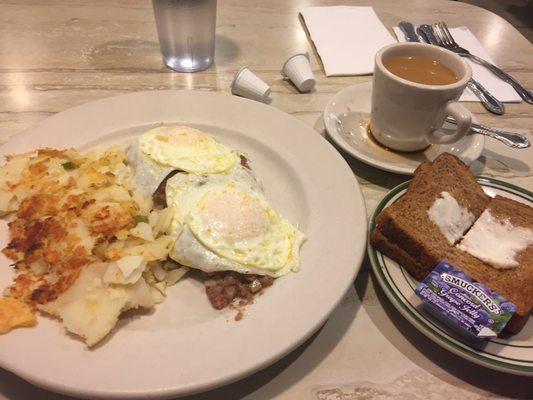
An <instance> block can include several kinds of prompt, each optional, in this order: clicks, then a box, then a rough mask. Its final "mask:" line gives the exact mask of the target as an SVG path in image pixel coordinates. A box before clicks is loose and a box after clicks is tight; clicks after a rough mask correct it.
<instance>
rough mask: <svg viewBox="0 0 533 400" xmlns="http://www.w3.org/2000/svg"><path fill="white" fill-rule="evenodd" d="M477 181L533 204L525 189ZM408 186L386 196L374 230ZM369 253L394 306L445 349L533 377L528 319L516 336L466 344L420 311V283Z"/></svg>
mask: <svg viewBox="0 0 533 400" xmlns="http://www.w3.org/2000/svg"><path fill="white" fill-rule="evenodd" d="M478 182H479V183H480V184H481V185H482V187H483V190H484V191H485V193H487V194H488V195H489V196H491V197H494V196H496V195H500V196H505V197H508V198H511V199H513V200H517V201H521V202H523V203H526V204H529V205H532V204H533V194H532V193H531V192H529V191H527V190H525V189H522V188H520V187H517V186H514V185H511V184H509V183H505V182H502V181H498V180H495V179H491V178H483V177H479V178H478ZM408 186H409V181H408V182H404V183H402V184H401V185H399V186H397V187H395V188H394V189H392V190H391V191H390V192H389V193H388V194H387V195H386V196H385V198H384V199H383V200H382V201H381V203H380V204H379V205H378V207H377V208H376V211H375V212H374V215H373V216H372V219H371V221H370V230H371V231H372V230H373V229H374V228H375V226H376V225H375V219H376V217H377V216H378V215H379V213H381V211H382V210H383V209H384V208H386V207H388V206H389V205H390V204H392V203H394V202H395V201H396V200H398V199H399V198H400V197H402V196H403V195H404V194H405V192H406V190H407V188H408ZM368 252H369V255H370V262H371V264H372V269H373V270H374V274H375V275H376V277H377V279H378V282H379V283H380V285H381V287H382V288H383V290H384V291H385V294H386V295H387V297H388V298H389V300H390V301H391V302H392V304H393V305H394V307H396V309H398V311H400V312H401V313H402V314H403V316H404V317H405V318H407V320H408V321H410V322H411V323H412V324H413V325H414V326H415V327H416V328H417V329H418V330H419V331H420V332H422V333H423V334H424V335H426V336H427V337H428V338H430V339H431V340H433V341H434V342H435V343H437V344H439V345H440V346H442V347H444V348H445V349H448V350H450V351H451V352H453V353H455V354H457V355H459V356H461V357H463V358H465V359H467V360H470V361H473V362H475V363H477V364H479V365H483V366H485V367H488V368H492V369H495V370H499V371H503V372H508V373H511V374H515V375H525V376H533V320H529V321H528V322H527V324H526V326H525V327H524V328H523V329H522V330H521V331H520V332H519V333H518V334H517V335H513V336H511V337H510V338H508V339H502V338H494V339H490V340H488V341H467V340H466V339H465V338H464V337H461V336H459V335H457V334H456V333H454V331H453V330H451V329H450V328H449V327H447V326H446V325H444V324H443V323H441V322H440V321H439V320H438V319H436V318H435V317H434V316H433V315H431V314H430V313H428V312H427V311H426V310H425V309H424V308H421V305H422V301H421V300H420V299H419V298H418V296H417V295H416V294H415V289H416V287H417V286H418V284H419V283H420V282H418V281H417V280H415V279H414V278H413V277H412V276H411V275H409V273H408V272H407V271H406V270H405V269H404V268H403V267H402V266H400V265H399V264H398V263H396V262H395V261H392V260H391V259H390V258H388V257H386V256H384V255H383V254H381V253H380V252H379V251H377V250H376V249H374V247H373V246H372V245H370V244H368ZM428 357H431V355H428Z"/></svg>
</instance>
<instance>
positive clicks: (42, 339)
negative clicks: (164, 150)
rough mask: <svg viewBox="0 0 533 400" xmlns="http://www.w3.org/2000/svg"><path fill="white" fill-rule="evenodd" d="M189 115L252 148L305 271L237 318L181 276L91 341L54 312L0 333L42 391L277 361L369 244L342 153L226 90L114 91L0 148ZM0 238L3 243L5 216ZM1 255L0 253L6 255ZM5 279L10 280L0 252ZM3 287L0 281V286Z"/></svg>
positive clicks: (1, 342)
mask: <svg viewBox="0 0 533 400" xmlns="http://www.w3.org/2000/svg"><path fill="white" fill-rule="evenodd" d="M161 122H164V123H169V124H173V123H180V124H188V125H191V126H194V127H197V128H200V129H203V130H205V131H207V132H210V133H211V134H213V135H214V136H215V137H216V138H217V139H218V140H219V141H220V142H222V143H225V144H228V145H230V146H232V147H234V148H236V149H240V150H243V151H245V152H247V153H248V154H249V156H250V159H251V161H252V167H253V169H254V171H255V173H256V175H257V176H258V177H259V178H260V179H261V180H262V181H263V185H264V188H265V192H266V195H267V197H268V198H270V199H271V201H272V203H273V204H274V206H275V208H277V209H278V210H279V211H280V212H281V214H282V215H284V216H285V217H287V218H288V219H289V220H290V221H291V222H293V223H294V224H296V225H297V226H298V227H299V228H300V230H302V231H303V232H305V233H306V234H307V236H308V240H307V242H306V243H305V244H304V245H303V248H302V262H301V271H300V272H297V273H291V274H289V275H287V276H284V277H282V278H280V279H278V280H277V281H276V282H275V284H274V285H273V286H272V287H270V288H268V290H266V291H265V292H264V294H263V295H262V296H258V297H257V298H256V299H255V301H254V304H252V305H250V306H248V307H247V309H246V312H245V316H244V318H243V319H242V320H241V321H238V322H237V321H235V320H234V316H235V313H236V312H235V311H231V310H226V311H217V310H215V309H213V308H212V307H211V305H210V304H209V301H208V299H207V297H206V295H205V293H204V288H203V285H202V284H201V283H200V282H198V281H195V280H194V279H192V278H187V279H184V280H182V281H180V282H178V284H177V285H175V286H173V287H171V288H169V289H168V290H167V298H166V300H165V301H164V302H163V303H162V304H160V305H157V306H156V307H155V310H154V311H153V312H148V313H133V314H130V315H129V316H128V317H126V318H122V319H121V321H120V322H119V326H118V329H115V330H114V332H113V333H112V334H111V335H109V337H108V338H107V339H106V340H104V342H103V343H102V344H100V345H98V346H97V347H96V348H94V349H92V350H88V349H87V348H86V346H85V345H84V344H83V343H82V342H81V341H80V340H77V339H75V338H74V337H73V336H70V335H67V334H65V333H64V330H63V328H62V326H61V324H60V323H59V322H58V321H57V320H52V319H47V318H44V317H40V318H39V323H38V326H37V327H35V328H24V329H16V330H14V331H12V332H10V333H9V334H7V335H2V336H0V366H1V367H2V368H5V369H7V370H9V371H12V372H14V373H15V374H17V375H19V376H21V377H22V378H24V379H26V380H28V381H30V382H31V383H33V384H35V385H38V386H41V387H44V388H46V389H49V390H53V391H57V392H61V393H65V394H69V395H73V396H79V397H87V398H89V397H90V398H95V397H99V398H139V399H145V398H148V397H149V398H163V397H171V396H178V395H185V394H190V393H194V392H199V391H204V390H208V389H212V388H214V387H217V386H220V385H224V384H227V383H230V382H232V381H235V380H238V379H239V378H242V377H244V376H246V375H248V374H251V373H253V372H255V371H257V370H259V369H261V368H264V367H266V366H267V365H269V364H271V363H273V362H274V361H276V360H277V359H279V358H280V357H282V356H283V355H285V354H287V353H288V352H289V351H291V350H292V349H294V348H295V347H297V346H298V345H299V344H301V343H302V342H303V341H305V340H306V339H307V338H308V337H309V336H310V335H311V334H312V333H313V332H315V331H316V330H317V329H318V328H319V327H320V326H321V325H322V324H323V323H324V322H325V321H326V319H327V317H328V316H329V314H330V313H331V312H332V310H333V309H334V308H335V306H336V305H337V304H338V303H339V301H340V299H341V298H342V297H343V295H344V293H345V292H346V290H347V289H348V287H349V286H350V285H351V284H352V283H353V280H354V278H355V275H356V274H357V272H358V270H359V267H360V265H361V261H362V258H363V255H364V253H365V248H366V229H367V222H366V210H365V204H364V200H363V197H362V195H361V190H360V188H359V185H358V184H357V181H356V179H355V177H354V175H353V173H352V171H351V170H350V168H349V167H348V165H347V164H346V162H345V161H344V160H343V159H342V157H341V156H340V155H339V154H338V152H337V151H336V150H335V149H334V148H333V147H332V146H331V145H330V144H329V143H328V142H327V141H326V140H325V139H324V138H322V137H321V136H320V135H318V134H317V133H316V132H315V131H313V130H312V129H311V128H309V127H307V126H306V125H304V124H303V123H302V122H300V121H298V120H297V119H295V118H293V117H291V116H289V115H287V114H285V113H283V112H281V111H279V110H277V109H275V108H273V107H269V106H266V105H263V104H261V103H258V102H254V101H250V100H246V99H241V98H237V97H234V96H229V95H226V94H222V93H212V92H195V91H152V92H139V93H133V94H127V95H123V96H117V97H111V98H107V99H103V100H99V101H95V102H92V103H88V104H84V105H82V106H79V107H75V108H72V109H70V110H67V111H64V112H61V113H59V114H57V115H54V116H52V117H50V118H48V119H46V120H44V121H43V122H41V123H40V124H38V125H37V126H35V127H33V128H30V129H29V130H27V131H26V132H24V133H22V134H20V135H17V136H15V137H13V138H12V139H11V140H10V141H9V142H8V143H7V144H5V145H4V146H3V147H1V148H0V156H3V155H5V154H9V153H19V152H23V151H27V150H30V149H34V148H36V147H40V146H49V147H54V148H65V147H76V148H79V149H82V150H85V149H88V148H90V147H93V146H95V145H105V144H110V143H114V142H124V141H126V140H132V138H133V137H134V136H135V135H138V134H140V133H141V132H144V131H145V130H147V129H148V128H149V127H151V126H153V125H154V124H157V123H161ZM0 228H1V231H0V239H1V241H2V243H1V244H2V247H4V246H5V245H6V243H7V240H8V238H7V227H6V223H5V221H3V222H2V223H1V224H0ZM2 257H3V256H2ZM1 261H2V266H3V268H1V269H0V282H1V284H2V285H1V286H2V287H3V286H5V285H6V284H8V283H9V281H10V279H11V277H12V273H11V271H10V268H9V267H8V265H9V260H7V259H6V258H5V257H3V258H2V260H1ZM2 287H0V289H2Z"/></svg>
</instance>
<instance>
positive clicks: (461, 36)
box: [394, 26, 522, 102]
mask: <svg viewBox="0 0 533 400" xmlns="http://www.w3.org/2000/svg"><path fill="white" fill-rule="evenodd" d="M449 29H450V33H451V34H452V36H453V38H454V39H455V41H456V42H457V44H458V45H459V46H461V47H464V48H465V49H468V51H470V53H472V54H475V55H476V56H478V57H481V58H483V59H484V60H487V61H488V62H491V63H493V64H494V62H493V61H492V59H491V58H490V56H489V54H488V53H487V51H486V50H485V48H484V47H483V45H482V44H481V43H480V42H479V40H477V38H476V37H475V36H474V34H473V33H472V32H470V30H469V29H468V28H466V27H464V26H460V27H458V28H449ZM394 33H395V34H396V37H397V38H398V40H399V41H400V42H405V37H404V34H403V33H402V30H401V29H400V28H399V27H397V26H395V27H394ZM466 60H467V62H468V63H469V64H470V67H471V68H472V77H473V78H474V79H475V80H477V81H478V82H479V83H481V84H482V85H483V86H485V88H486V89H487V90H488V91H489V92H490V93H492V94H493V95H494V96H495V97H496V98H497V99H498V100H500V101H505V102H520V101H522V99H521V98H520V96H519V95H518V93H516V91H515V90H514V89H513V87H512V86H511V85H509V84H507V83H505V82H504V81H502V80H501V79H500V78H498V77H497V76H496V75H494V74H493V73H492V72H490V71H489V70H488V69H487V68H485V67H484V66H482V65H479V64H477V63H475V62H473V61H471V60H468V59H466ZM459 100H461V101H479V99H478V98H477V96H476V95H475V94H474V93H472V92H471V91H470V89H468V88H466V90H465V91H464V92H463V95H462V96H461V98H460V99H459Z"/></svg>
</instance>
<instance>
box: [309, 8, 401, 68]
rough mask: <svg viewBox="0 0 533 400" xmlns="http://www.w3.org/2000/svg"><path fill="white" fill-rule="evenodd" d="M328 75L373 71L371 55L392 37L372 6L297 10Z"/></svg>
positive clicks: (391, 40) (392, 40)
mask: <svg viewBox="0 0 533 400" xmlns="http://www.w3.org/2000/svg"><path fill="white" fill-rule="evenodd" d="M300 14H301V15H302V17H303V19H304V21H305V25H306V26H307V30H308V31H309V34H310V35H311V40H312V41H313V42H314V44H315V47H316V49H317V51H318V54H320V58H321V59H322V64H323V65H324V70H325V73H326V75H327V76H339V75H365V74H371V73H372V72H373V71H374V55H375V54H376V52H377V51H378V50H379V49H380V48H382V47H384V46H386V45H388V44H391V43H395V41H394V38H393V37H392V35H391V34H390V33H389V31H387V29H386V28H385V26H383V24H382V23H381V21H380V20H379V18H378V16H377V15H376V13H375V12H374V10H373V9H372V7H349V6H332V7H307V8H304V9H302V10H301V11H300Z"/></svg>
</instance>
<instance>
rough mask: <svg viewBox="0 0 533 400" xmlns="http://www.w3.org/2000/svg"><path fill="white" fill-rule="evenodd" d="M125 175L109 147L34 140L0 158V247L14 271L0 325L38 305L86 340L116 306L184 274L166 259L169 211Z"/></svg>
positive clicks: (113, 315) (112, 317) (23, 319)
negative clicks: (29, 147) (87, 149)
mask: <svg viewBox="0 0 533 400" xmlns="http://www.w3.org/2000/svg"><path fill="white" fill-rule="evenodd" d="M132 181H133V180H132V171H131V169H130V167H129V166H128V165H127V163H126V162H125V154H124V152H123V150H121V149H120V148H118V147H111V148H107V149H103V150H98V151H94V152H91V153H88V154H85V155H82V154H80V153H78V152H77V151H76V150H73V149H67V150H55V149H39V150H37V151H35V152H31V153H26V154H20V155H14V156H8V157H7V158H6V164H5V165H4V166H3V167H2V168H0V216H1V215H10V216H11V221H10V223H9V234H10V242H9V244H8V246H7V247H6V248H5V249H3V250H2V251H3V253H4V254H5V255H6V256H7V257H9V258H10V259H11V260H12V261H13V262H14V266H15V271H16V273H17V276H16V278H15V280H14V282H13V284H12V285H11V286H9V287H8V288H7V289H6V291H5V294H6V296H8V297H6V298H5V299H2V300H1V301H0V327H1V329H0V331H1V332H0V333H5V332H7V331H9V330H10V329H12V328H15V327H18V326H29V325H32V324H34V323H35V315H34V312H35V311H36V310H41V311H43V312H47V313H49V314H51V315H54V316H56V317H59V318H60V319H62V320H63V323H64V325H65V327H66V328H67V329H68V330H70V331H71V332H74V333H76V334H77V335H79V336H80V337H82V338H84V339H85V340H86V342H87V344H88V345H93V344H95V343H97V342H98V341H99V340H101V339H102V338H103V337H105V335H106V334H107V333H108V332H109V330H110V329H112V327H113V326H114V324H115V323H116V319H117V318H118V315H120V313H121V312H122V311H124V310H127V309H128V308H135V307H152V306H153V305H154V304H156V303H158V302H161V301H162V299H163V298H164V295H165V289H166V287H167V286H170V285H173V284H175V283H176V282H177V281H178V280H179V279H180V278H181V277H183V275H184V274H185V273H186V271H187V269H186V268H178V267H177V266H176V264H174V263H172V262H167V258H168V252H169V249H170V248H171V246H172V244H173V239H172V238H171V237H170V236H167V232H168V229H169V226H170V222H171V210H169V209H163V210H152V208H153V203H152V199H151V197H148V196H144V195H142V194H140V192H139V191H138V190H135V188H133V187H132V186H131V182H132ZM80 276H83V279H79V277H80ZM95 277H102V278H98V279H96V278H95ZM103 277H105V279H104V278H103ZM95 279H96V280H95ZM88 282H89V283H88ZM90 282H93V283H90ZM87 285H89V286H87ZM91 285H93V286H94V285H96V286H94V288H93V286H91ZM88 293H89V294H88ZM91 293H92V294H91ZM84 296H85V297H84ZM87 296H89V297H90V296H92V297H90V298H91V299H93V300H90V304H92V305H91V306H90V307H89V297H87ZM95 296H97V297H98V299H100V300H98V301H96V300H95V298H96V297H95ZM113 299H114V300H113ZM95 301H96V302H95ZM13 310H19V311H20V313H21V314H20V318H15V317H14V311H13ZM72 310H76V313H74V314H73V311H72ZM93 313H95V314H94V318H99V317H98V316H104V315H105V316H106V317H105V318H107V320H106V322H105V324H103V323H100V322H98V323H96V324H93V323H90V322H89V321H91V318H92V317H91V315H93ZM95 326H97V327H98V331H96V330H95V329H96V328H95Z"/></svg>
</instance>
